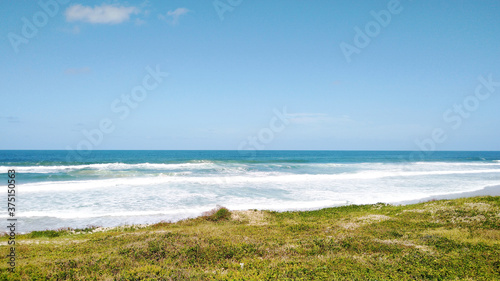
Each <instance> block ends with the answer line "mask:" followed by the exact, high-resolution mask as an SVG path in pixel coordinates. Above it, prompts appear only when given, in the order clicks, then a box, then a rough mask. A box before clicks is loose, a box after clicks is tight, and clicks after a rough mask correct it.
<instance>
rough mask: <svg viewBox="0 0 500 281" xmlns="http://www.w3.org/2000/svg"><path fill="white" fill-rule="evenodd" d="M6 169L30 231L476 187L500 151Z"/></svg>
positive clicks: (229, 156) (145, 159)
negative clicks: (225, 209) (11, 172)
mask: <svg viewBox="0 0 500 281" xmlns="http://www.w3.org/2000/svg"><path fill="white" fill-rule="evenodd" d="M9 169H15V170H16V174H17V194H18V196H17V202H16V203H17V205H16V207H17V217H18V219H19V223H18V224H19V229H20V230H21V231H32V230H43V229H55V228H59V227H85V226H88V225H99V226H115V225H122V224H139V223H153V222H158V221H161V220H172V221H175V220H179V219H183V218H187V217H193V216H197V215H199V214H201V213H202V212H203V211H206V210H209V209H211V208H214V207H215V206H216V205H217V204H218V205H223V206H226V207H228V208H229V209H270V210H294V209H302V210H303V209H316V208H322V207H329V206H339V205H345V204H367V203H377V202H386V203H391V202H400V201H405V200H414V199H419V198H424V197H428V196H435V195H442V194H449V193H459V192H469V191H474V190H479V189H482V188H484V187H486V186H491V185H500V152H433V153H432V154H423V153H421V152H400V151H398V152H394V151H393V152H389V151H254V152H252V151H93V152H92V153H90V154H89V155H82V156H79V155H76V156H75V154H69V153H68V152H67V151H0V173H1V174H2V177H3V178H4V182H5V186H7V170H9ZM5 197H7V195H6V194H5ZM1 215H2V217H4V218H7V210H6V209H5V210H2V213H1Z"/></svg>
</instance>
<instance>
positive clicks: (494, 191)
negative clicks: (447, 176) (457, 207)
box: [393, 185, 500, 205]
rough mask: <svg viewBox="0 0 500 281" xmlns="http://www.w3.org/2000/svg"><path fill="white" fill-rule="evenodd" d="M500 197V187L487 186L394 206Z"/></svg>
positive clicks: (397, 203)
mask: <svg viewBox="0 0 500 281" xmlns="http://www.w3.org/2000/svg"><path fill="white" fill-rule="evenodd" d="M488 195H489V196H500V185H496V186H487V187H485V188H483V189H480V190H476V191H471V192H460V193H451V194H443V195H436V196H430V197H425V198H420V199H414V200H408V201H401V202H396V203H393V205H408V204H416V203H421V202H426V201H429V200H443V199H457V198H466V197H475V196H488Z"/></svg>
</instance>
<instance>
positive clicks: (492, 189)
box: [19, 185, 500, 234]
mask: <svg viewBox="0 0 500 281" xmlns="http://www.w3.org/2000/svg"><path fill="white" fill-rule="evenodd" d="M479 196H500V185H494V186H486V187H484V188H483V189H479V190H476V191H469V192H459V193H450V194H442V195H436V196H428V197H423V198H419V199H412V200H405V201H398V202H392V203H387V205H390V206H398V205H399V206H401V205H413V204H419V203H424V202H428V201H433V200H453V199H460V198H470V197H479ZM374 204H376V203H374ZM352 205H360V206H361V205H373V204H352ZM344 206H349V205H339V206H328V207H322V208H310V209H309V208H307V209H291V210H282V211H278V212H280V213H283V212H294V211H303V212H307V211H317V210H323V209H330V208H339V207H344ZM251 210H253V209H248V210H240V209H235V210H230V211H231V212H248V211H251ZM259 211H269V210H266V209H263V210H259ZM200 217H203V215H200V216H196V217H189V218H186V219H181V220H177V221H172V222H171V223H177V222H180V221H183V220H189V219H196V218H200ZM163 222H164V221H158V222H154V223H139V224H124V225H118V226H97V227H96V228H94V229H93V230H92V231H91V232H92V233H95V232H102V231H108V230H114V229H123V228H127V227H134V228H138V229H139V228H145V227H149V226H152V225H155V224H159V223H163ZM60 229H70V227H62V228H56V229H45V230H32V231H27V232H20V233H19V234H30V233H32V232H33V231H58V230H60Z"/></svg>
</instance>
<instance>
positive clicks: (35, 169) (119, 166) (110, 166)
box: [0, 161, 214, 174]
mask: <svg viewBox="0 0 500 281" xmlns="http://www.w3.org/2000/svg"><path fill="white" fill-rule="evenodd" d="M210 167H214V163H213V162H210V161H204V162H196V163H194V162H193V163H178V164H162V163H159V164H157V163H140V164H125V163H105V164H86V165H67V166H65V165H62V166H18V167H12V166H0V170H16V172H18V173H35V174H36V173H41V174H47V173H61V172H71V171H75V170H85V169H88V170H108V171H119V170H176V169H206V168H210Z"/></svg>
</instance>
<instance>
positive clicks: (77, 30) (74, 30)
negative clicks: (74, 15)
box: [60, 26, 80, 34]
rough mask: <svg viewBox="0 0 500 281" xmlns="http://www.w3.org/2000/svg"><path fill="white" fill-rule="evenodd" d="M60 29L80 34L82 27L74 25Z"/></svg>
mask: <svg viewBox="0 0 500 281" xmlns="http://www.w3.org/2000/svg"><path fill="white" fill-rule="evenodd" d="M60 31H62V32H65V33H70V34H79V33H80V27H78V26H73V28H61V29H60Z"/></svg>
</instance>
